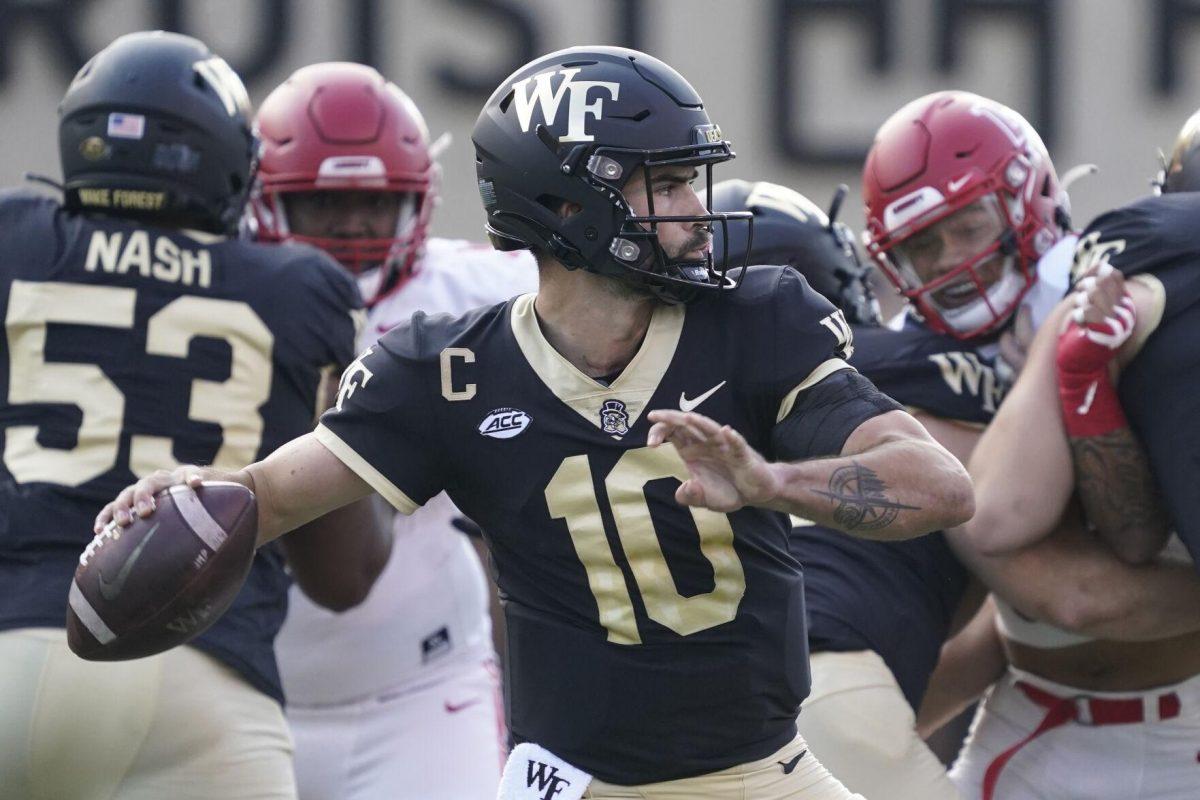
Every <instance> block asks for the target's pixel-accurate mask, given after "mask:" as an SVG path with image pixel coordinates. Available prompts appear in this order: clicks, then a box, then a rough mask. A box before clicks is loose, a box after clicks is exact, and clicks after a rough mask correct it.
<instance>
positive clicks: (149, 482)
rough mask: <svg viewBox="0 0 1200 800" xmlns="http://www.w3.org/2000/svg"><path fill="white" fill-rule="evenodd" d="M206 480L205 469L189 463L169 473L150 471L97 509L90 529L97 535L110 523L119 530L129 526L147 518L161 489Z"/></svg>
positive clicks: (195, 483) (197, 484) (196, 484)
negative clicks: (98, 510)
mask: <svg viewBox="0 0 1200 800" xmlns="http://www.w3.org/2000/svg"><path fill="white" fill-rule="evenodd" d="M210 471H211V470H210ZM205 479H206V476H205V469H204V468H203V467H197V466H194V465H191V464H188V465H185V466H182V467H178V468H176V469H173V470H171V471H170V472H168V471H167V470H165V469H160V470H157V471H155V472H152V473H150V474H149V475H147V476H146V477H144V478H142V479H141V480H140V481H138V482H137V483H135V484H133V485H132V486H126V487H125V488H124V489H122V490H121V493H120V494H118V495H117V496H116V498H115V499H114V500H113V501H112V502H111V503H109V504H108V505H106V506H105V507H104V508H102V509H100V513H99V514H98V515H97V516H96V522H95V523H94V524H93V525H92V530H93V531H95V532H96V533H100V532H101V531H102V530H104V528H105V526H107V525H108V524H109V523H111V522H116V524H117V525H119V526H121V527H125V526H127V525H131V524H133V521H134V520H135V519H136V518H137V517H148V516H150V515H151V514H153V513H154V495H156V494H158V493H159V492H161V491H162V490H163V489H167V488H169V487H171V486H175V485H177V484H181V483H186V484H187V485H188V486H191V487H192V488H193V489H195V488H198V487H199V486H200V484H201V482H203V481H204V480H205Z"/></svg>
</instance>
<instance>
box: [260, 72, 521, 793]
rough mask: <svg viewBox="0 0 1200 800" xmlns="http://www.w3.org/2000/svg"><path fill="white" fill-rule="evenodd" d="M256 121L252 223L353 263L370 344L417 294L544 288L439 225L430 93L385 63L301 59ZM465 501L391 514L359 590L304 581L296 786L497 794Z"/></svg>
mask: <svg viewBox="0 0 1200 800" xmlns="http://www.w3.org/2000/svg"><path fill="white" fill-rule="evenodd" d="M255 124H256V131H257V132H258V135H259V137H260V139H261V140H262V156H261V159H260V162H259V168H258V175H257V179H256V184H255V188H254V190H253V192H252V195H251V201H250V204H249V206H248V208H249V211H250V214H249V215H248V219H249V221H250V222H251V227H252V229H253V230H254V232H255V234H256V236H257V238H258V239H259V240H262V241H300V242H307V243H309V244H313V245H315V246H317V247H320V248H323V249H325V250H326V251H327V252H329V253H331V254H333V255H334V256H336V257H337V258H338V260H339V261H340V262H341V263H342V265H343V266H344V267H346V268H347V269H348V270H350V271H351V272H352V273H354V274H356V275H357V276H358V281H359V286H360V288H361V289H362V291H363V295H364V297H368V298H371V301H370V303H369V313H368V316H367V324H366V327H365V328H364V330H363V332H362V333H361V334H360V335H359V341H358V346H359V348H360V349H366V348H367V347H369V346H371V345H373V344H375V342H376V341H377V340H378V339H379V337H380V336H381V335H383V333H385V332H386V331H387V330H389V329H390V328H392V327H394V326H395V325H397V324H399V323H401V322H404V321H406V320H407V319H408V318H409V317H411V316H412V314H413V312H414V311H418V310H422V311H426V312H431V313H438V312H448V313H452V314H456V315H457V314H462V313H464V312H466V311H469V310H470V309H473V308H476V307H478V306H483V305H494V304H495V303H498V302H501V301H503V300H505V299H507V298H509V297H512V296H514V295H517V294H522V293H524V292H529V291H535V290H536V289H537V266H536V265H535V264H534V263H533V259H532V258H531V257H530V256H529V254H528V253H527V252H517V253H497V252H496V251H495V250H493V249H492V248H491V247H490V246H486V245H485V246H483V247H480V246H478V245H473V244H471V243H469V242H463V241H451V240H446V239H430V238H428V230H429V223H430V216H431V213H432V211H433V209H434V207H435V205H436V204H437V201H438V194H437V187H438V176H439V168H438V165H437V162H436V160H435V152H434V148H433V146H432V145H431V143H430V139H429V133H428V130H427V129H426V126H425V121H424V119H423V118H422V116H421V113H420V111H419V110H418V109H417V107H416V106H415V105H414V104H413V102H412V101H411V100H410V99H409V98H408V96H407V95H405V94H404V93H403V92H402V91H401V90H400V89H399V88H397V87H396V86H395V85H394V84H391V83H389V82H387V81H386V80H385V79H384V78H383V76H382V75H380V74H379V73H378V72H376V71H375V70H374V69H371V68H370V67H366V66H362V65H359V64H336V63H331V64H315V65H312V66H308V67H304V68H303V69H301V70H299V71H297V72H296V73H295V74H293V75H292V76H291V77H290V78H288V79H287V81H285V82H284V83H283V84H282V85H280V86H279V87H278V88H277V89H276V90H275V91H273V92H272V93H271V94H270V95H269V96H268V97H267V99H266V100H265V101H263V104H262V106H261V107H260V108H259V111H258V114H257V116H256V118H255ZM507 430H509V428H507V427H506V426H505V425H501V424H497V426H496V427H495V429H494V430H492V431H490V433H491V434H493V435H498V434H499V435H502V434H504V433H505V432H506V431H507ZM459 516H461V515H460V514H459V512H458V511H457V509H455V507H454V504H453V503H452V502H451V501H450V500H449V499H448V498H447V497H446V496H445V495H439V496H438V497H437V498H435V499H434V500H431V501H430V502H428V503H426V504H425V505H424V506H422V507H421V508H420V509H419V510H417V511H416V512H414V513H413V514H412V515H411V516H405V515H403V514H396V515H394V531H395V542H394V544H393V547H392V553H391V557H390V559H389V561H388V563H387V567H386V569H385V570H384V572H383V574H382V575H381V576H380V578H379V581H378V582H377V583H376V585H375V586H374V588H373V589H372V591H371V594H370V596H369V597H368V598H367V600H366V601H365V602H364V603H363V604H362V605H360V606H359V607H357V608H354V609H352V610H350V611H347V612H345V613H341V614H333V613H330V612H329V611H327V610H326V609H324V608H321V607H319V606H318V605H317V604H316V603H314V602H312V601H311V600H309V599H308V598H306V597H305V596H304V595H303V593H301V592H298V591H295V590H293V592H292V596H291V599H290V602H289V608H288V618H287V622H286V623H285V624H284V626H283V630H282V631H281V632H280V634H279V638H278V639H276V641H275V652H276V654H277V656H278V657H279V668H280V673H281V675H282V677H283V686H284V689H285V690H286V692H287V698H288V707H287V714H288V722H289V723H290V725H291V728H292V735H293V737H294V739H295V742H296V755H295V763H296V781H297V786H298V788H299V794H300V797H301V798H324V799H325V800H335V798H375V797H421V798H427V799H428V800H437V799H438V798H445V799H446V800H457V798H465V797H494V796H495V794H496V787H497V784H498V783H499V780H500V767H501V765H502V763H503V758H504V753H505V752H506V745H505V742H504V720H503V713H502V707H501V703H500V700H499V697H500V695H499V692H500V684H499V678H498V671H497V668H496V663H495V653H494V651H493V648H492V639H491V622H490V619H489V616H488V615H489V602H488V598H489V594H490V590H489V588H488V586H487V583H486V578H485V577H484V574H483V571H482V569H481V567H480V564H479V558H478V557H477V555H476V554H475V552H474V549H473V547H472V545H471V544H470V543H469V541H468V539H467V537H466V536H464V535H462V534H461V533H458V532H457V531H455V529H454V523H455V520H456V518H457V517H459ZM348 653H353V654H354V656H353V658H349V659H348V658H347V654H348Z"/></svg>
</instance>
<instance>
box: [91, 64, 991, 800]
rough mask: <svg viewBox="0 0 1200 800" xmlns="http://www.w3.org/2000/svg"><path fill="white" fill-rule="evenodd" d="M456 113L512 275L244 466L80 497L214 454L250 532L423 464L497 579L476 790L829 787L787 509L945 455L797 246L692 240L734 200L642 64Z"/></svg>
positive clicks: (412, 505)
mask: <svg viewBox="0 0 1200 800" xmlns="http://www.w3.org/2000/svg"><path fill="white" fill-rule="evenodd" d="M472 138H473V141H474V143H475V152H476V167H477V174H478V178H479V189H480V195H481V197H482V199H483V204H484V211H485V213H486V215H487V223H488V227H489V232H490V233H491V235H492V237H493V242H494V243H495V244H497V245H499V246H500V247H501V248H502V249H506V250H513V249H531V250H533V252H534V255H535V257H536V258H537V259H538V266H539V288H538V292H537V294H536V295H533V294H529V295H522V296H520V297H518V298H516V299H514V300H511V301H508V302H506V303H503V304H500V305H497V306H493V307H491V308H486V309H480V310H477V311H474V312H471V313H468V314H466V315H464V316H460V317H457V318H453V317H449V316H436V317H428V316H425V315H423V314H417V315H415V316H414V317H413V319H412V321H411V322H409V323H407V324H403V325H401V326H399V327H397V328H395V329H393V330H392V331H391V332H389V333H388V334H386V335H385V336H383V337H382V338H381V339H380V340H379V342H378V343H377V344H376V345H373V346H372V347H370V348H368V349H367V350H366V351H364V352H363V353H362V354H361V355H360V356H359V357H358V359H357V360H356V361H355V362H354V363H353V364H352V365H351V366H350V367H349V368H348V369H347V370H346V372H345V374H344V375H343V378H342V385H341V391H340V394H339V398H338V402H337V405H336V407H335V408H334V409H332V410H331V411H329V412H328V413H327V414H326V415H325V417H324V418H323V421H322V424H321V426H320V427H319V428H318V430H317V431H316V432H315V433H314V434H312V435H309V436H305V437H301V438H300V439H297V440H295V441H294V442H292V443H291V444H289V445H287V446H286V447H284V448H283V449H281V450H280V451H277V452H276V453H275V454H273V455H272V456H271V457H269V458H267V459H266V460H264V461H262V462H259V463H256V464H253V465H251V466H249V467H247V468H246V469H244V470H238V471H233V472H230V471H225V470H206V469H201V468H199V467H184V468H180V469H177V470H174V471H172V472H163V473H158V474H156V475H154V476H152V477H149V478H147V479H144V480H142V481H139V482H138V483H137V484H135V485H133V486H130V487H127V488H126V489H125V490H124V491H122V492H121V493H120V494H119V495H118V497H117V498H116V499H115V500H114V501H113V502H112V503H111V504H109V506H107V507H106V508H105V510H104V511H102V512H101V514H100V515H99V517H98V519H97V525H100V526H103V525H104V524H106V523H107V522H108V521H109V520H110V519H113V518H115V519H116V520H117V521H118V524H124V523H128V522H129V521H130V520H131V519H132V516H131V515H132V514H133V513H150V508H151V499H152V497H153V494H154V492H156V491H157V490H159V489H161V488H163V487H165V486H168V485H173V484H176V483H181V482H186V483H188V484H190V485H195V484H196V483H198V482H199V481H201V480H203V479H205V478H209V477H216V476H217V475H220V476H222V478H223V479H227V480H236V481H238V482H240V483H242V484H244V485H246V486H248V487H250V488H252V489H253V490H254V491H255V493H256V494H257V496H258V502H259V525H260V538H261V540H262V541H264V542H265V541H270V540H273V539H274V538H276V537H278V536H280V535H281V534H283V533H285V532H286V531H288V530H289V529H291V528H293V527H295V526H296V525H299V524H302V523H303V522H305V521H307V520H308V519H311V518H313V517H315V516H317V515H320V514H322V513H324V512H326V511H328V510H330V509H332V508H336V507H338V506H340V505H342V504H345V503H347V502H350V501H352V500H354V499H356V498H359V497H362V496H364V495H366V494H368V493H369V492H371V491H372V490H375V491H378V492H379V493H380V494H381V495H383V496H384V497H385V498H386V499H388V500H389V501H390V502H391V503H392V504H393V505H394V506H396V508H398V509H399V510H400V511H403V512H406V513H411V512H413V511H415V510H416V509H417V508H419V507H420V506H421V505H423V504H424V503H426V502H427V501H428V500H429V499H430V498H432V497H434V496H435V495H437V494H438V493H439V492H440V491H442V490H446V491H447V493H448V494H449V495H450V497H451V499H453V500H454V502H455V503H456V504H457V505H458V506H459V507H460V508H461V509H462V510H463V511H464V512H466V513H467V514H468V515H469V516H470V517H471V518H472V519H474V520H475V521H476V522H478V523H479V524H480V526H481V527H482V529H483V530H484V532H485V536H486V537H487V540H488V544H489V546H490V548H491V553H492V558H493V559H494V561H495V564H496V571H497V576H498V582H499V585H500V588H501V590H502V592H503V593H504V595H505V597H506V605H505V614H506V622H507V635H508V655H507V658H508V670H507V674H506V679H507V687H506V690H507V693H508V705H509V711H510V729H511V732H512V736H513V739H514V741H515V742H516V743H517V747H516V748H515V749H514V751H513V754H512V755H511V756H510V761H509V766H508V768H506V775H505V778H504V779H502V783H501V796H506V797H507V796H511V797H518V796H522V794H521V792H522V790H525V791H528V789H529V788H530V787H531V786H532V785H533V783H534V782H535V780H536V781H537V783H538V785H539V786H542V788H543V791H549V790H550V789H551V788H552V789H556V790H562V791H563V792H565V790H566V789H567V788H568V787H566V786H562V785H559V784H558V783H557V781H568V782H569V783H570V784H571V786H570V788H571V789H572V792H573V796H575V797H580V796H585V795H584V794H583V792H584V791H586V792H587V794H586V796H588V797H594V798H609V797H620V796H628V793H629V792H630V791H631V790H630V789H628V788H627V787H630V786H635V787H640V788H639V789H637V790H636V791H640V792H642V793H643V794H644V795H645V796H649V797H655V796H678V795H681V794H682V795H687V796H697V797H705V796H708V797H738V798H741V797H745V796H747V794H749V795H750V796H753V797H761V798H776V797H780V798H809V797H811V798H817V797H821V798H825V797H830V798H832V797H850V796H851V795H850V794H849V793H848V792H847V791H846V790H845V789H844V788H843V787H842V786H841V784H840V783H839V782H838V781H837V780H836V779H835V778H833V777H832V776H830V775H829V774H828V773H827V772H826V771H825V770H824V768H823V767H821V766H820V764H819V763H818V762H817V761H816V760H815V759H814V758H813V757H812V756H811V754H808V753H807V748H806V746H805V744H804V742H803V740H802V739H801V738H800V737H799V736H797V734H796V727H795V715H796V712H797V709H798V707H799V702H800V700H801V699H802V698H803V697H804V694H805V693H806V692H807V689H808V680H807V670H806V667H805V662H806V654H807V653H806V645H805V636H804V621H803V587H802V581H801V578H800V572H799V569H798V566H797V563H796V561H795V559H794V558H793V556H792V555H791V554H790V552H789V551H788V547H787V533H788V529H789V522H788V517H787V514H789V513H792V514H797V515H799V516H803V517H806V518H809V519H814V520H817V521H819V522H821V523H822V524H825V525H829V526H831V527H835V528H838V529H840V530H844V531H847V532H850V533H853V534H856V535H861V536H868V537H875V538H882V539H902V538H909V537H913V536H918V535H921V534H924V533H926V532H928V531H931V530H936V529H939V528H943V527H947V526H950V525H955V524H958V523H960V522H962V521H964V520H966V519H968V518H969V517H970V516H971V513H972V511H973V498H972V492H971V485H970V482H969V480H968V479H967V477H966V475H965V471H964V470H963V468H962V465H961V464H960V463H959V462H958V461H957V460H956V459H955V458H954V457H953V456H951V455H950V454H949V453H948V452H946V451H945V450H944V449H943V448H942V447H940V446H939V445H938V444H936V443H935V442H934V441H933V440H932V439H931V438H930V437H929V436H928V435H927V434H926V433H925V431H924V429H923V428H921V426H920V425H919V424H918V423H917V422H916V421H915V420H913V419H912V418H911V417H909V416H908V415H907V414H906V413H905V412H904V411H902V410H901V409H900V408H899V406H898V405H897V404H896V403H895V402H893V401H892V400H890V399H889V398H887V397H886V396H885V395H883V394H881V393H880V392H879V391H878V390H877V389H875V387H874V386H873V385H872V384H871V383H870V382H869V381H867V380H866V379H865V378H863V377H862V376H860V375H859V374H858V373H857V372H856V371H855V370H854V369H853V368H852V367H850V365H849V364H848V363H847V361H846V357H847V355H848V352H849V348H850V347H851V341H850V332H849V328H848V325H847V324H846V322H845V320H844V318H843V316H842V315H841V313H840V312H839V311H837V310H836V309H835V308H834V307H833V306H832V305H831V304H830V303H828V301H826V300H824V299H823V298H821V297H820V296H819V295H817V294H816V293H815V292H813V291H812V290H811V289H809V288H808V287H807V285H806V284H805V283H804V281H803V280H802V279H801V278H800V277H799V275H798V274H797V273H795V272H794V271H792V270H790V269H788V268H781V267H750V268H730V265H729V264H728V262H727V260H726V259H724V258H719V257H717V256H716V255H714V254H713V253H712V251H711V241H710V236H711V234H710V230H709V229H710V226H712V225H722V226H724V225H737V224H749V223H748V222H747V219H748V217H749V215H742V214H712V213H711V212H709V210H708V208H707V207H706V203H704V202H702V201H701V199H700V197H699V195H698V194H697V192H696V191H695V189H693V188H692V185H691V184H692V181H693V180H694V179H695V178H696V177H697V175H698V174H699V173H703V174H704V175H705V178H706V183H708V184H709V185H711V173H712V170H713V167H714V165H717V164H720V163H721V162H725V161H728V160H729V159H730V158H731V157H732V155H733V153H732V151H731V148H730V145H729V143H728V142H727V141H725V139H724V138H723V137H722V135H721V132H720V129H719V128H718V127H717V126H716V125H715V124H713V122H712V121H711V120H710V119H709V116H708V113H707V111H706V110H705V108H704V105H703V102H702V101H701V99H700V97H699V96H698V95H697V94H696V92H695V90H694V89H693V88H692V87H691V85H690V84H688V83H687V82H686V81H685V80H684V79H683V78H682V77H681V76H680V75H679V74H678V73H676V72H675V71H674V70H672V69H671V68H670V67H668V66H667V65H665V64H663V63H662V62H660V61H658V60H656V59H654V58H652V57H650V56H647V55H645V54H643V53H638V52H635V51H631V50H624V49H619V48H607V47H580V48H572V49H569V50H564V51H559V52H557V53H552V54H550V55H548V56H544V57H542V58H539V59H537V60H535V61H533V62H531V63H530V64H528V65H526V66H524V67H522V68H521V69H519V70H518V71H517V72H516V73H514V74H513V75H512V76H510V77H509V78H508V79H507V80H505V81H504V83H503V84H501V86H500V87H499V88H498V89H497V91H496V92H495V93H494V94H493V95H492V97H491V98H490V99H489V100H488V102H487V104H486V105H485V107H484V109H483V111H482V112H481V113H480V116H479V119H478V121H477V123H476V126H475V130H474V134H473V137H472ZM698 409H699V410H700V411H702V413H698V411H697V410H698ZM498 417H504V419H505V423H504V424H505V426H506V429H505V431H504V433H505V435H504V436H501V437H497V436H489V435H487V432H488V431H489V430H490V427H489V420H493V419H496V418H498ZM567 775H570V776H571V777H570V779H568V778H567V777H565V776H567ZM589 781H590V783H589ZM550 783H554V786H553V787H548V786H547V784H550ZM583 786H586V787H587V788H586V789H583ZM559 794H560V795H561V794H562V792H559Z"/></svg>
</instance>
